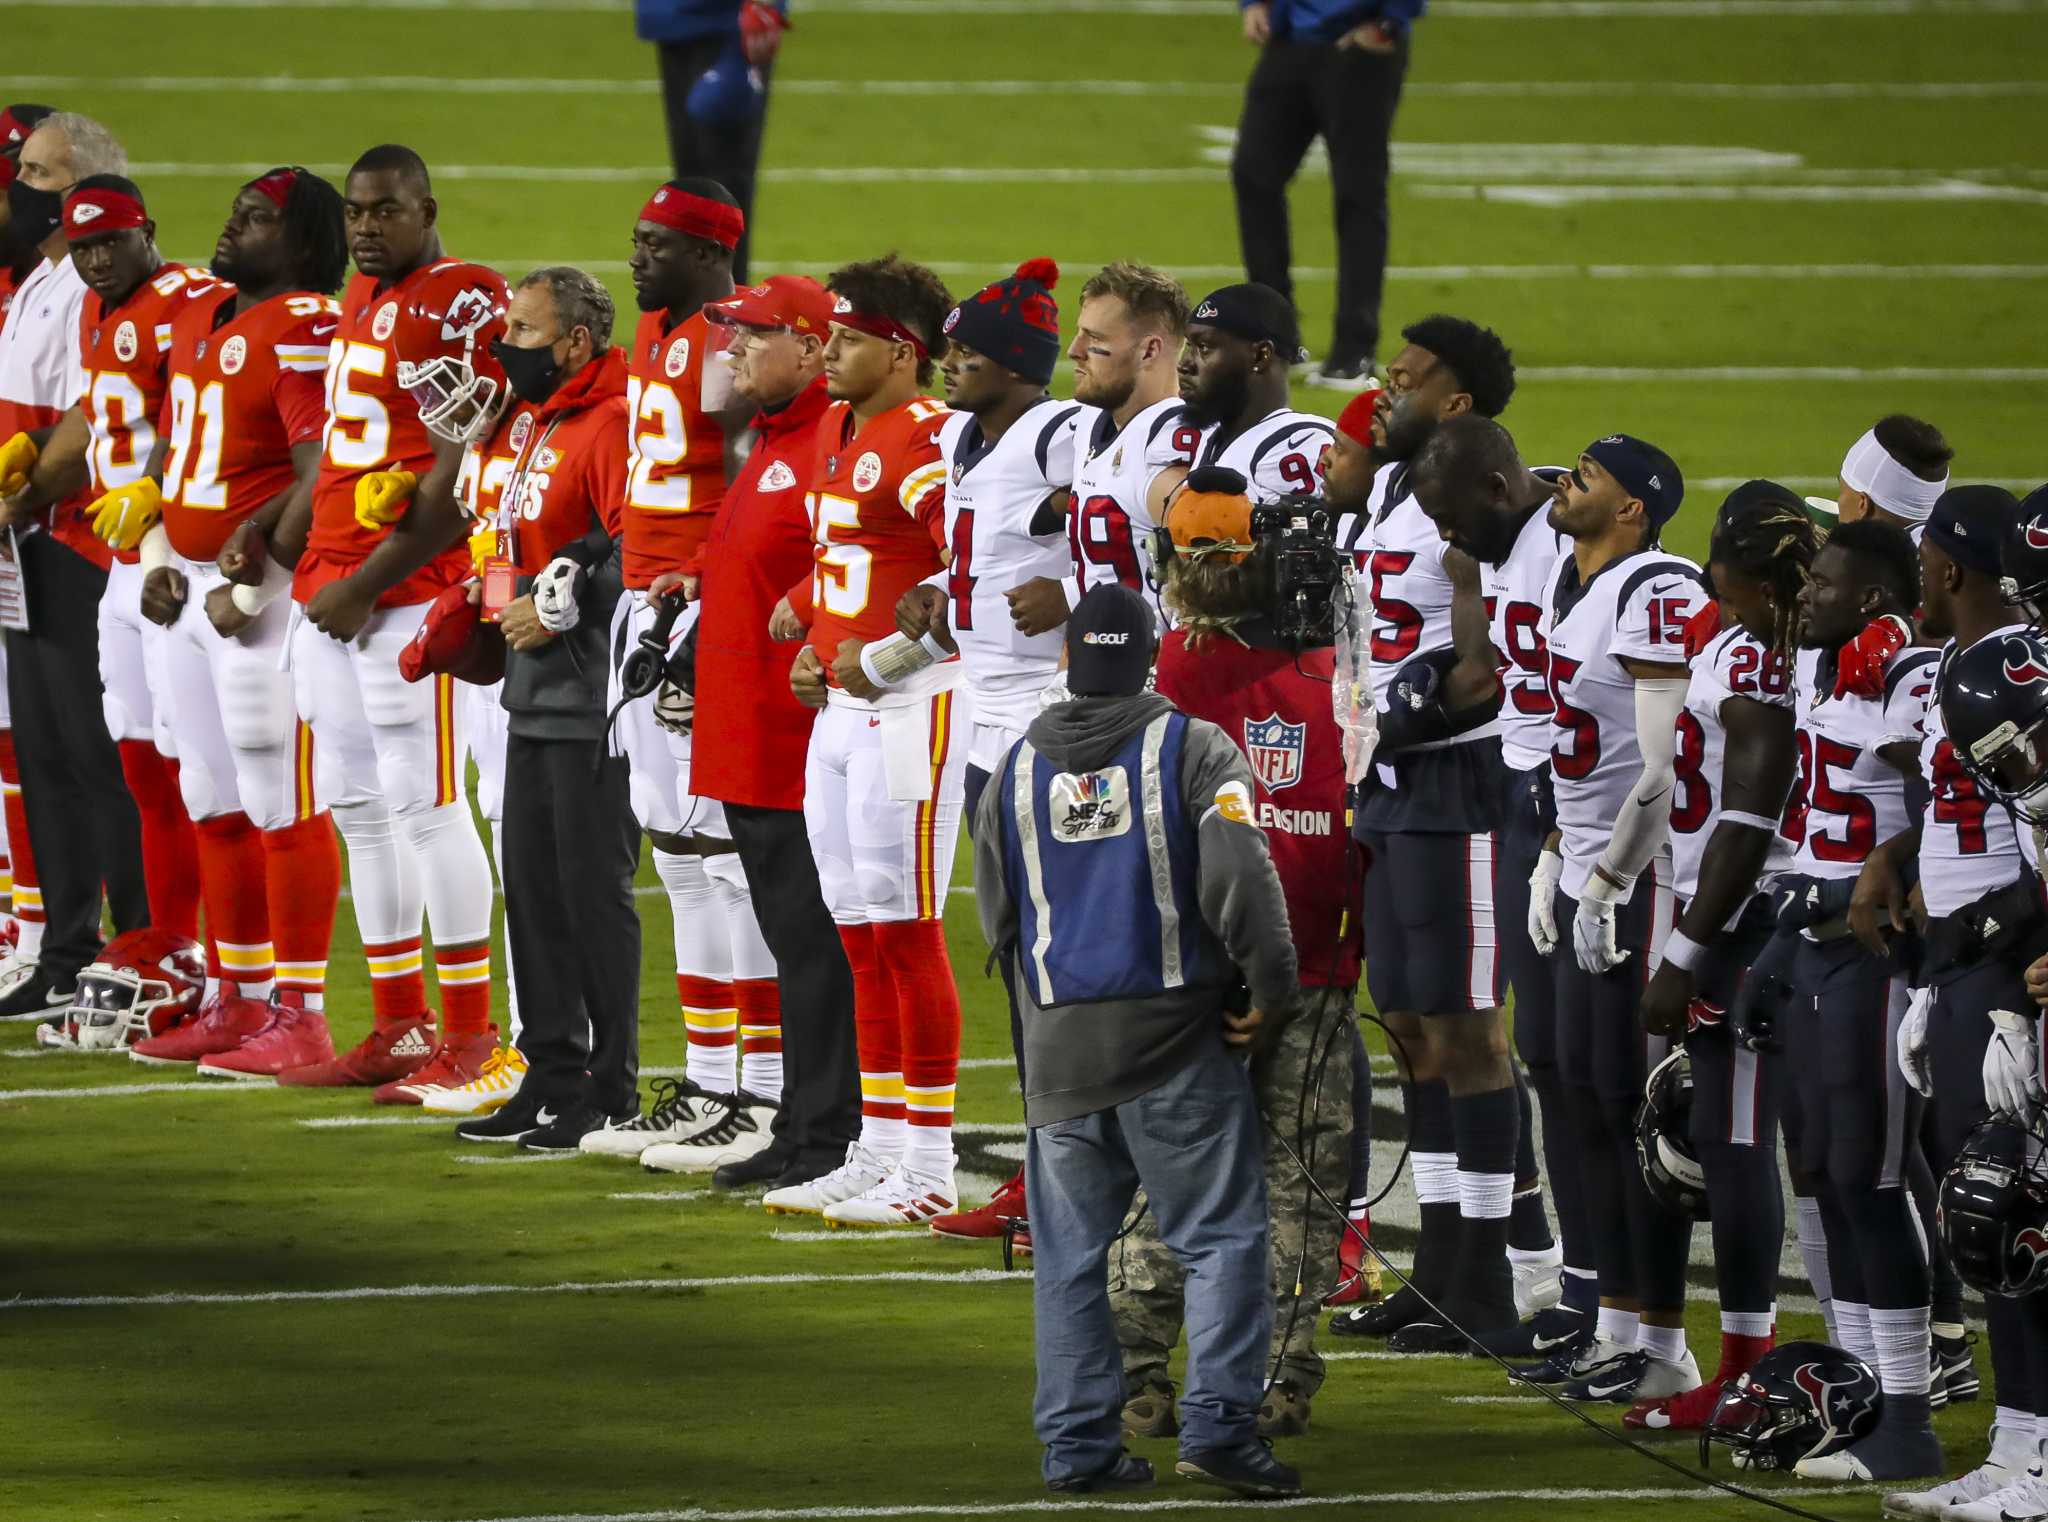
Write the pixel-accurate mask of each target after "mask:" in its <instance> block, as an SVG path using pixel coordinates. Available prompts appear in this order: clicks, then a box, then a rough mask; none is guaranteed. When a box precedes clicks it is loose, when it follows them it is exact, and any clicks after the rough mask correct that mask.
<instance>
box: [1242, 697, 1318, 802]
mask: <svg viewBox="0 0 2048 1522" xmlns="http://www.w3.org/2000/svg"><path fill="white" fill-rule="evenodd" d="M1307 738H1308V726H1307V725H1306V724H1289V723H1288V722H1287V721H1286V720H1285V719H1283V718H1281V717H1280V716H1279V715H1278V714H1277V713H1269V714H1267V715H1266V717H1265V718H1263V719H1246V720H1245V721H1244V753H1245V755H1246V756H1248V757H1249V758H1250V759H1251V763H1252V773H1253V775H1254V776H1256V777H1257V778H1258V779H1259V782H1260V784H1261V785H1262V786H1263V787H1264V788H1265V789H1266V791H1267V792H1269V793H1277V792H1279V791H1280V790H1281V789H1282V788H1284V787H1293V786H1294V784H1295V783H1297V782H1299V781H1300V780H1301V752H1302V747H1303V743H1304V742H1305V741H1306V740H1307Z"/></svg>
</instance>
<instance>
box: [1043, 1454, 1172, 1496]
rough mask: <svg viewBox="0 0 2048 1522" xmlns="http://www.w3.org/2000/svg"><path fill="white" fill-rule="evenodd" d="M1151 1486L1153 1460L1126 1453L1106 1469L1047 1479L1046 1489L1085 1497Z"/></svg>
mask: <svg viewBox="0 0 2048 1522" xmlns="http://www.w3.org/2000/svg"><path fill="white" fill-rule="evenodd" d="M1152 1484H1153V1474H1152V1461H1151V1460H1150V1459H1137V1458H1132V1457H1131V1455H1129V1454H1128V1453H1126V1454H1123V1455H1122V1456H1120V1457H1119V1458H1118V1459H1117V1461H1116V1462H1115V1463H1114V1464H1112V1465H1110V1466H1109V1468H1107V1469H1098V1470H1096V1472H1095V1473H1094V1474H1076V1475H1069V1476H1068V1477H1067V1478H1066V1479H1064V1480H1047V1481H1046V1482H1045V1488H1046V1489H1047V1490H1050V1491H1054V1492H1056V1493H1058V1494H1060V1495H1086V1494H1100V1493H1101V1492H1103V1491H1107V1490H1150V1489H1151V1488H1152Z"/></svg>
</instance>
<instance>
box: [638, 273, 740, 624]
mask: <svg viewBox="0 0 2048 1522" xmlns="http://www.w3.org/2000/svg"><path fill="white" fill-rule="evenodd" d="M664 321H665V318H664V315H663V314H662V313H660V312H646V313H643V314H642V315H641V318H640V322H639V324H638V326H636V327H635V328H634V329H633V348H632V351H631V352H630V354H628V356H627V360H626V377H627V379H626V409H627V412H628V414H629V416H630V417H631V419H632V429H631V434H630V437H631V440H632V444H631V449H632V454H631V460H630V465H631V470H630V474H629V475H628V477H627V482H626V515H625V542H624V544H623V545H622V546H621V550H622V553H623V564H622V570H623V572H624V575H625V582H626V586H627V587H628V588H629V589H632V590H638V589H640V588H642V587H646V586H648V585H649V584H651V583H652V582H653V580H654V578H655V577H657V576H659V575H660V574H661V573H662V572H663V571H680V570H683V569H684V568H686V567H687V566H689V565H690V563H691V562H692V561H694V560H695V559H696V556H697V552H698V550H699V549H701V548H702V547H703V544H704V537H705V535H707V534H709V533H710V532H711V520H712V519H713V518H714V517H716V516H717V513H718V504H719V503H720V502H722V501H723V500H724V499H725V435H724V434H723V433H722V432H721V431H720V430H719V427H718V422H717V420H716V419H715V418H712V417H709V416H707V415H706V414H705V412H704V405H703V397H704V357H705V354H706V353H707V351H708V350H709V348H710V346H711V343H712V336H711V325H710V324H709V323H708V322H706V321H705V320H704V314H703V313H702V312H693V313H691V314H690V315H689V316H688V317H685V318H684V319H683V320H682V321H681V322H679V323H677V324H676V325H675V327H673V328H668V329H664V327H663V322H664Z"/></svg>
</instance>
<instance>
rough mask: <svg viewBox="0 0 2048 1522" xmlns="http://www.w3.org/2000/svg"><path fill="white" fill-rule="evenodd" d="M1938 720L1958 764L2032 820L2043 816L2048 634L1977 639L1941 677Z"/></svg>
mask: <svg viewBox="0 0 2048 1522" xmlns="http://www.w3.org/2000/svg"><path fill="white" fill-rule="evenodd" d="M1939 686H1940V700H1941V717H1942V722H1943V723H1944V725H1945V726H1946V727H1947V729H1948V738H1949V743H1950V744H1951V745H1953V746H1954V747H1955V752H1956V759H1957V760H1958V761H1960V762H1961V763H1962V766H1963V770H1965V771H1966V772H1968V773H1969V774H1970V777H1971V779H1972V780H1973V781H1974V782H1975V783H1976V784H1977V785H1978V786H1979V787H1980V788H1982V789H1983V790H1984V791H1985V792H1987V793H1989V794H1990V795H1991V796H1992V797H1994V798H1996V799H1997V800H1998V801H1999V802H2001V803H2004V804H2006V805H2008V806H2009V807H2011V809H2012V810H2013V812H2014V813H2016V814H2018V815H2020V816H2021V817H2022V818H2024V819H2026V820H2027V821H2028V822H2029V823H2032V824H2048V635H2043V634H2041V633H2039V632H2038V631H2036V630H2033V629H2026V630H2021V631H2017V632H2014V633H2009V634H1994V635H1992V636H1990V637H1989V638H1987V639H1981V640H1979V641H1977V643H1976V644H1974V645H1972V646H1970V648H1969V649H1967V650H1964V651H1962V652H1960V653H1959V654H1957V655H1956V656H1954V657H1953V658H1952V659H1950V660H1949V662H1948V663H1947V665H1946V666H1945V667H1944V668H1943V670H1942V673H1941V679H1940V683H1939Z"/></svg>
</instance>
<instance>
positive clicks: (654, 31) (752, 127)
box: [633, 0, 789, 286]
mask: <svg viewBox="0 0 2048 1522" xmlns="http://www.w3.org/2000/svg"><path fill="white" fill-rule="evenodd" d="M633 24H634V29H635V30H636V31H637V32H638V33H639V34H640V37H641V40H643V41H645V42H651V43H653V44H654V46H655V49H656V51H657V52H658V53H659V55H660V58H661V105H662V110H663V112H664V113H665V114H666V115H667V117H668V151H669V157H670V159H671V160H673V161H674V163H675V167H676V178H677V179H687V178H689V177H691V176H693V175H702V176H704V177H706V178H708V179H713V180H716V181H718V183H719V184H721V185H723V186H724V187H725V188H726V189H727V190H729V191H731V192H732V194H733V197H734V199H735V200H737V201H738V202H739V203H740V210H741V211H743V212H745V213H746V218H747V231H746V233H745V234H743V235H742V236H741V238H740V244H739V247H738V248H737V249H735V250H734V251H733V259H732V278H733V280H734V281H735V282H736V283H737V284H739V285H742V286H744V285H746V284H747V251H748V248H749V246H750V244H751V242H752V239H753V229H754V176H755V173H756V171H757V170H758V168H759V166H760V162H761V128H762V125H763V124H764V123H765V122H766V121H767V119H768V84H769V79H770V76H771V75H772V74H773V73H774V68H775V54H776V50H777V49H778V48H779V47H780V46H781V44H782V34H783V32H784V31H786V30H788V27H789V5H788V0H777V3H775V4H768V3H766V0H633Z"/></svg>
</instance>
